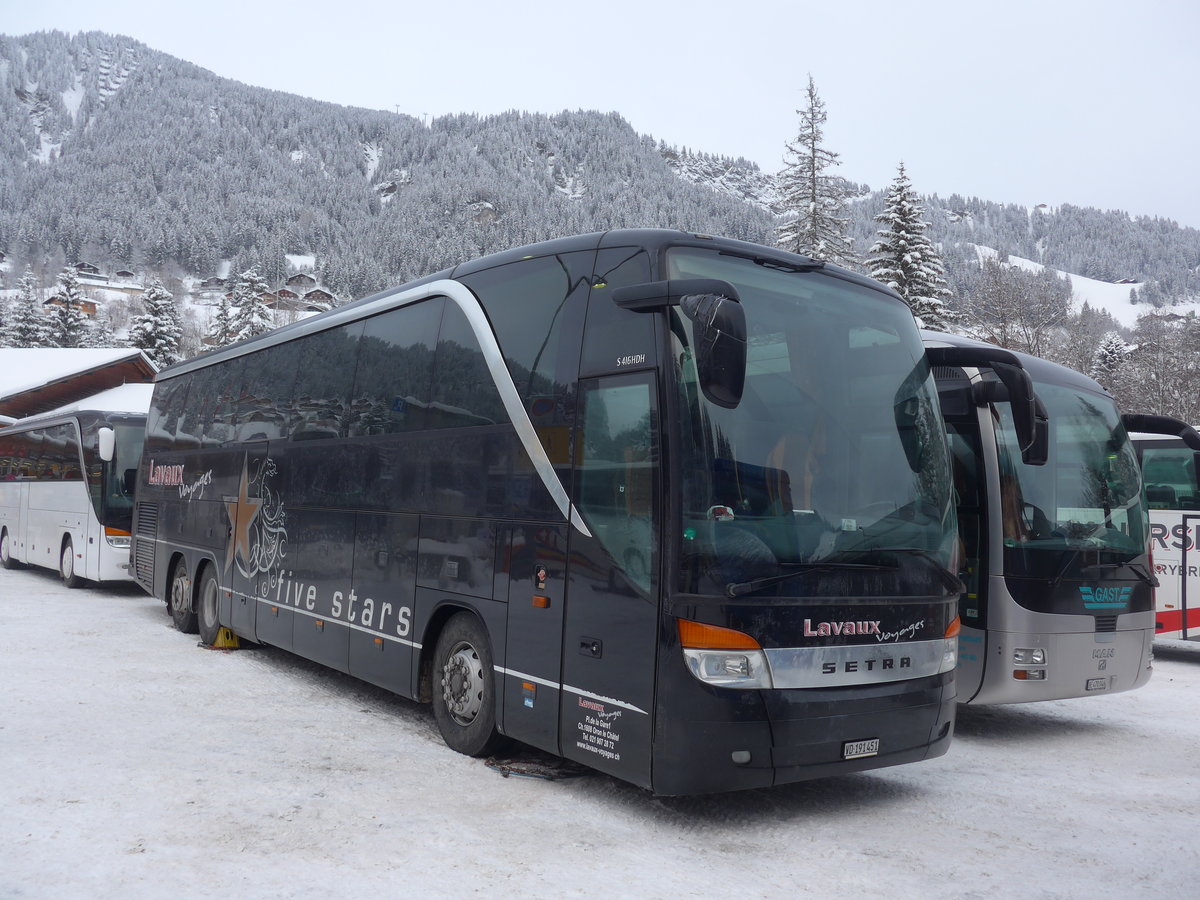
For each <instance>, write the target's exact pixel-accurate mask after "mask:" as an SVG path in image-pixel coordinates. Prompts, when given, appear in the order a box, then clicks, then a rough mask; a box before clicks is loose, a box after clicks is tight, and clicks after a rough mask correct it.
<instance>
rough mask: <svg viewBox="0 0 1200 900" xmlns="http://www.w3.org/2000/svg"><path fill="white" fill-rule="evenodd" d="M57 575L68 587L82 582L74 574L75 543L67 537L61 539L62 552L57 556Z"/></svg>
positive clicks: (75, 586)
mask: <svg viewBox="0 0 1200 900" xmlns="http://www.w3.org/2000/svg"><path fill="white" fill-rule="evenodd" d="M58 575H59V577H60V578H62V583H63V584H65V585H66V586H67V587H69V588H77V587H79V586H80V585H81V584H83V579H82V578H80V577H79V576H78V575H76V574H75V545H74V544H72V543H71V539H70V538H69V537H68V538H66V539H65V540H63V545H62V554H61V555H60V556H59V557H58Z"/></svg>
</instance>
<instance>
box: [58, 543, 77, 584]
mask: <svg viewBox="0 0 1200 900" xmlns="http://www.w3.org/2000/svg"><path fill="white" fill-rule="evenodd" d="M59 571H60V572H62V577H63V579H64V580H70V578H71V577H72V576H73V575H74V574H75V548H74V547H72V546H71V544H70V543H67V545H66V546H65V547H63V552H62V559H61V560H59Z"/></svg>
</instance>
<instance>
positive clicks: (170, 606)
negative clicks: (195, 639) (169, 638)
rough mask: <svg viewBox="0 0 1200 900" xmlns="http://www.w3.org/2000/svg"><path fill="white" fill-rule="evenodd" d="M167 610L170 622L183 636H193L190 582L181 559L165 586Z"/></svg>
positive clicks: (194, 620) (195, 628)
mask: <svg viewBox="0 0 1200 900" xmlns="http://www.w3.org/2000/svg"><path fill="white" fill-rule="evenodd" d="M167 610H168V611H169V612H170V613H171V621H172V622H174V623H175V627H176V628H177V629H179V630H180V631H182V632H183V633H184V634H195V633H196V631H197V630H198V628H197V625H196V612H195V609H194V607H193V605H192V582H191V580H190V579H189V578H188V572H187V563H185V562H184V561H183V560H182V559H181V560H179V562H177V563H175V568H174V569H172V570H171V581H170V582H169V584H168V586H167Z"/></svg>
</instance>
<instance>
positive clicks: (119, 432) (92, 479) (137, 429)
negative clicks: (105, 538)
mask: <svg viewBox="0 0 1200 900" xmlns="http://www.w3.org/2000/svg"><path fill="white" fill-rule="evenodd" d="M105 425H107V426H108V427H109V428H112V429H113V431H114V432H115V434H116V446H115V448H114V451H113V458H112V459H111V460H110V461H108V462H104V461H103V460H102V459H100V456H99V454H98V453H96V449H95V448H96V432H97V430H98V429H99V428H100V427H101V426H105ZM145 437H146V425H145V420H144V419H140V420H137V421H130V422H122V421H121V420H119V419H118V420H113V419H109V420H108V421H104V420H103V419H98V420H96V421H95V422H91V423H89V424H88V426H87V439H86V440H85V445H86V446H87V451H86V452H85V453H84V457H85V459H86V460H87V463H88V466H87V481H88V492H89V493H90V494H91V497H92V507H93V508H94V509H95V510H96V518H97V519H98V520H99V522H100V524H101V525H104V526H107V527H109V528H117V529H120V530H122V531H129V530H130V529H131V527H132V525H133V488H134V482H135V481H136V474H134V475H131V476H130V477H129V478H128V480H127V479H126V473H127V472H133V473H136V472H137V468H138V464H139V463H140V462H141V458H142V444H143V443H144V441H145Z"/></svg>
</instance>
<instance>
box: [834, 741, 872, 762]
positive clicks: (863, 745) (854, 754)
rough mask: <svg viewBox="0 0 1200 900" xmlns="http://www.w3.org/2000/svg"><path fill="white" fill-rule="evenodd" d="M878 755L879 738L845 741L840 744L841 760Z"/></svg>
mask: <svg viewBox="0 0 1200 900" xmlns="http://www.w3.org/2000/svg"><path fill="white" fill-rule="evenodd" d="M878 753H879V738H872V739H871V740H869V741H846V743H844V744H842V759H860V758H862V757H864V756H875V755H877V754H878Z"/></svg>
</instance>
